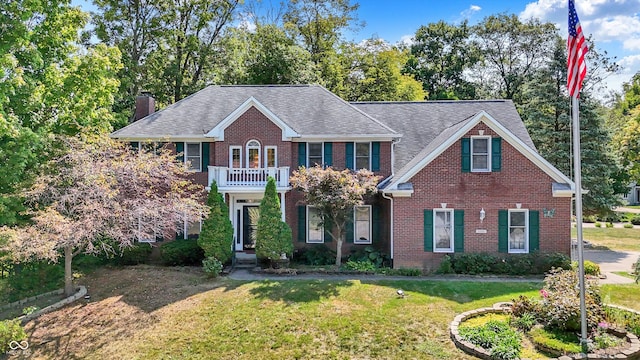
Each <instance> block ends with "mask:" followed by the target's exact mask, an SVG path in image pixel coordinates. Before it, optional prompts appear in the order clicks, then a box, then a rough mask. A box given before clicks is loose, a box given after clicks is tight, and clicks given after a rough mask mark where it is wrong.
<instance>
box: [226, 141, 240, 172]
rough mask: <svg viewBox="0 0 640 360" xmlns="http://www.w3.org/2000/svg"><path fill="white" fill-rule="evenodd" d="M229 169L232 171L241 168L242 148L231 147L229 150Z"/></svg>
mask: <svg viewBox="0 0 640 360" xmlns="http://www.w3.org/2000/svg"><path fill="white" fill-rule="evenodd" d="M229 167H232V168H234V169H239V168H241V167H242V147H240V146H231V147H230V148H229Z"/></svg>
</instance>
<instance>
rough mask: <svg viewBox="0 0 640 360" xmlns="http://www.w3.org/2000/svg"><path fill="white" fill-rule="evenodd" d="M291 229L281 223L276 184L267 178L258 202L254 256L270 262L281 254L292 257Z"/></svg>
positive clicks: (272, 179)
mask: <svg viewBox="0 0 640 360" xmlns="http://www.w3.org/2000/svg"><path fill="white" fill-rule="evenodd" d="M291 240H292V239H291V229H290V228H289V225H287V223H285V222H284V221H282V211H281V210H280V199H279V198H278V194H277V193H276V182H275V180H274V178H272V177H269V179H268V180H267V186H266V188H265V190H264V196H263V197H262V201H261V202H260V219H259V220H258V229H257V235H256V255H257V256H258V257H260V258H265V259H269V260H271V261H272V262H273V261H274V260H277V259H280V257H281V255H282V254H285V255H286V256H288V257H289V258H291V255H293V242H292V241H291Z"/></svg>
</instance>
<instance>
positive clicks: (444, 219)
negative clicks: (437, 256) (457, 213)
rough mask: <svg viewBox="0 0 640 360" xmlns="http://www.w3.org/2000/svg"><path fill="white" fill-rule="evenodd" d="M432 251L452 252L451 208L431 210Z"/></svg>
mask: <svg viewBox="0 0 640 360" xmlns="http://www.w3.org/2000/svg"><path fill="white" fill-rule="evenodd" d="M433 251H434V252H453V209H440V210H434V211H433Z"/></svg>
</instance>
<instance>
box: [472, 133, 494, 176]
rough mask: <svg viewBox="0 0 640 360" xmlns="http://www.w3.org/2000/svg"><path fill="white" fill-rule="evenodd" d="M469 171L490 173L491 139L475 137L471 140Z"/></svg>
mask: <svg viewBox="0 0 640 360" xmlns="http://www.w3.org/2000/svg"><path fill="white" fill-rule="evenodd" d="M471 171H476V172H487V171H491V138H490V137H488V136H483V137H480V136H475V137H472V138H471Z"/></svg>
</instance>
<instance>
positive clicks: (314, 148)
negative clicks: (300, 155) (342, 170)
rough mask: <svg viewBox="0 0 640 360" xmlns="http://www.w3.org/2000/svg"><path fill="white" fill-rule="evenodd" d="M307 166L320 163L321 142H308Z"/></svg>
mask: <svg viewBox="0 0 640 360" xmlns="http://www.w3.org/2000/svg"><path fill="white" fill-rule="evenodd" d="M307 154H308V155H307V166H308V167H312V166H316V165H322V164H323V163H324V162H323V160H322V143H309V144H308V149H307Z"/></svg>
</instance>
